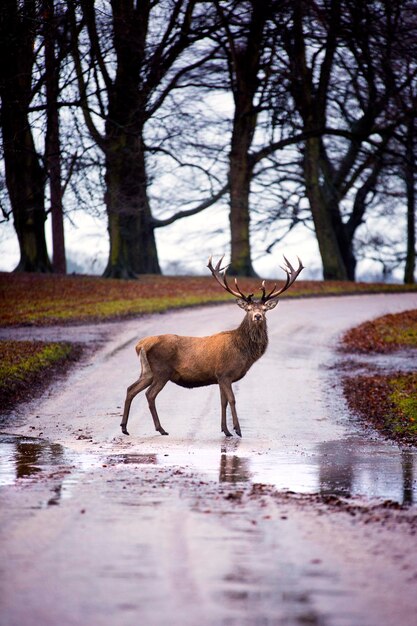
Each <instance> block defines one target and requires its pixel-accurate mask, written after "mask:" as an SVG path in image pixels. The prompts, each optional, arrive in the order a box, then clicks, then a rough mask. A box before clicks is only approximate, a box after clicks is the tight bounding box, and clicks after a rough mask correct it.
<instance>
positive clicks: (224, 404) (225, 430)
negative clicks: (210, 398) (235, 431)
mask: <svg viewBox="0 0 417 626" xmlns="http://www.w3.org/2000/svg"><path fill="white" fill-rule="evenodd" d="M220 399H221V404H222V433H224V434H225V435H226V437H231V436H232V433H231V432H230V430H229V429H228V428H227V423H226V409H227V398H226V395H225V393H224V391H223V389H222V388H221V387H220Z"/></svg>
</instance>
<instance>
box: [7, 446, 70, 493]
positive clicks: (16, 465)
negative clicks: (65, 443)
mask: <svg viewBox="0 0 417 626" xmlns="http://www.w3.org/2000/svg"><path fill="white" fill-rule="evenodd" d="M63 464H65V460H64V448H62V446H60V445H59V444H56V443H52V444H51V443H48V442H46V441H43V440H41V439H37V438H35V437H16V436H14V435H7V434H0V485H7V484H11V483H13V482H14V481H15V480H16V479H19V478H33V477H34V476H36V475H37V474H38V473H40V472H42V471H45V470H48V469H50V468H51V467H58V466H61V465H63Z"/></svg>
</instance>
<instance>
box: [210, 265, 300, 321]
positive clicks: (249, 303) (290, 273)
mask: <svg viewBox="0 0 417 626" xmlns="http://www.w3.org/2000/svg"><path fill="white" fill-rule="evenodd" d="M212 258H213V257H210V258H209V261H208V264H207V267H208V268H209V270H210V272H211V273H212V274H213V276H214V278H215V279H216V281H217V282H218V283H219V285H220V286H221V287H223V289H225V290H226V291H227V292H228V293H230V294H232V296H234V297H235V298H236V303H237V305H238V306H240V308H241V309H244V310H245V311H246V313H247V314H248V316H249V317H250V320H251V321H252V322H254V323H255V324H256V323H262V322H264V321H265V315H266V313H267V311H270V310H271V309H273V308H275V307H276V305H277V304H278V302H279V296H280V295H281V294H282V293H284V291H286V290H287V289H289V288H290V287H291V285H292V284H293V283H294V281H295V280H296V278H297V276H298V275H299V274H300V272H301V270H303V269H304V266H303V264H302V262H301V260H300V259H299V257H297V259H298V268H297V269H294V267H293V266H292V265H291V263H290V262H289V261H288V259H287V258H286V257H285V256H284V262H285V267H282V269H283V270H284V272H285V273H286V274H287V278H286V282H285V284H284V286H283V287H281V289H277V285H276V284H275V285H274V287H273V288H272V289H271V291H269V292H268V293H267V290H266V285H265V281H262V284H261V287H260V291H261V292H262V296H261V297H260V298H258V299H255V300H254V299H253V297H254V294H253V293H251V294H248V295H245V294H244V293H242V291H241V290H240V288H239V285H238V282H237V279H236V278H235V289H232V288H231V287H230V285H229V283H228V282H227V276H226V272H227V268H228V267H229V265H226V266H225V267H221V264H222V262H223V259H224V256H222V257H221V259H220V261H218V263H217V264H216V266H213V263H212Z"/></svg>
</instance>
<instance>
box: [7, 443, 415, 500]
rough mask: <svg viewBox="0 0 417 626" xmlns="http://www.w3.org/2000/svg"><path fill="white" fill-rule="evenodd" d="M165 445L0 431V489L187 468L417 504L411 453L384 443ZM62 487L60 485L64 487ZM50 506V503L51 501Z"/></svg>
mask: <svg viewBox="0 0 417 626" xmlns="http://www.w3.org/2000/svg"><path fill="white" fill-rule="evenodd" d="M172 443H173V444H174V446H172V447H170V448H169V449H168V448H166V450H167V452H165V453H160V454H157V453H152V452H150V453H145V452H142V451H141V452H131V453H127V454H122V453H121V454H107V455H102V454H97V453H94V454H93V453H90V454H89V453H79V452H74V451H71V450H69V449H67V448H64V447H63V446H61V445H59V444H55V443H50V442H48V441H45V440H42V439H37V438H32V437H18V436H14V435H8V434H1V433H0V486H2V485H3V486H4V485H10V484H14V483H15V482H16V481H17V480H22V479H23V480H33V479H36V477H42V476H48V474H51V473H53V474H54V475H56V474H57V473H58V472H62V485H61V487H60V488H59V493H57V494H56V497H55V500H56V501H54V502H53V503H54V504H56V503H58V501H59V499H60V498H61V497H63V496H64V495H66V496H68V497H69V496H70V495H71V493H70V492H71V485H74V484H76V483H77V482H78V481H79V480H80V479H81V477H83V476H85V475H86V473H88V471H90V470H92V469H97V468H99V467H103V466H104V467H107V466H114V465H131V466H135V465H155V466H160V467H161V466H163V467H185V468H186V469H188V470H194V471H198V472H201V473H204V474H206V475H207V476H208V477H209V478H210V479H211V480H214V481H218V482H219V483H240V482H253V483H264V484H270V485H274V486H275V487H277V488H278V489H280V490H290V491H294V492H297V493H322V494H328V495H330V494H331V495H337V496H343V497H350V496H364V497H368V498H381V499H390V500H394V501H396V502H399V503H401V504H408V505H411V504H414V505H415V504H416V503H417V470H416V467H417V451H415V450H412V449H410V448H403V449H401V448H399V447H398V446H396V445H394V444H390V443H387V442H385V441H382V440H375V441H368V440H364V439H363V438H361V437H350V438H346V439H340V440H335V441H327V442H322V443H320V444H315V445H311V447H309V448H306V447H303V448H298V447H297V446H296V447H292V448H291V446H289V445H288V444H285V445H282V446H281V447H277V448H274V449H271V448H269V449H268V450H265V451H264V452H263V453H260V452H257V453H256V454H255V453H254V451H253V450H251V449H249V447H248V443H247V442H244V441H243V440H242V441H237V440H236V441H233V442H230V445H225V444H224V443H222V444H220V446H217V445H214V442H210V445H208V443H207V442H206V449H204V444H203V443H201V442H200V444H199V446H198V449H197V448H194V447H193V446H192V445H191V446H190V445H189V446H188V447H187V449H184V447H183V445H178V444H179V442H177V445H176V443H175V442H172ZM63 485H64V487H65V488H64V489H63V487H62V486H63ZM51 503H52V502H51Z"/></svg>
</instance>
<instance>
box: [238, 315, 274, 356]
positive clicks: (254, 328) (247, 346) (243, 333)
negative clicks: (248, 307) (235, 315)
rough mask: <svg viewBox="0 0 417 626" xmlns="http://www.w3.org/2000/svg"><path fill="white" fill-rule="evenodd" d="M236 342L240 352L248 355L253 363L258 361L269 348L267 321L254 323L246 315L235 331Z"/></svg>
mask: <svg viewBox="0 0 417 626" xmlns="http://www.w3.org/2000/svg"><path fill="white" fill-rule="evenodd" d="M235 341H236V344H237V347H238V348H239V350H241V351H242V352H243V354H245V355H247V356H248V358H249V360H250V361H251V362H254V361H256V360H257V359H259V358H260V357H261V356H262V355H263V354H264V352H265V350H266V348H267V346H268V331H267V327H266V321H265V320H264V321H262V322H259V323H254V322H252V321H251V320H250V319H249V317H248V316H247V315H246V316H245V317H244V318H243V320H242V323H241V324H240V326H239V327H238V328H236V330H235Z"/></svg>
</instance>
